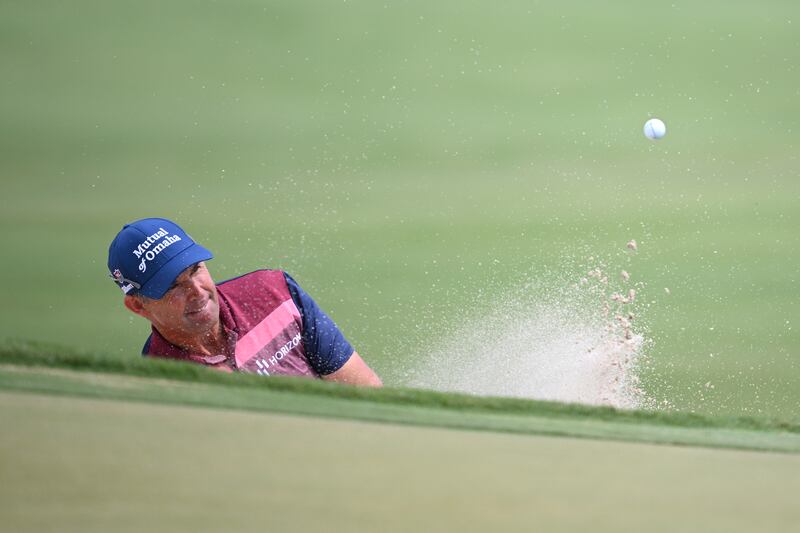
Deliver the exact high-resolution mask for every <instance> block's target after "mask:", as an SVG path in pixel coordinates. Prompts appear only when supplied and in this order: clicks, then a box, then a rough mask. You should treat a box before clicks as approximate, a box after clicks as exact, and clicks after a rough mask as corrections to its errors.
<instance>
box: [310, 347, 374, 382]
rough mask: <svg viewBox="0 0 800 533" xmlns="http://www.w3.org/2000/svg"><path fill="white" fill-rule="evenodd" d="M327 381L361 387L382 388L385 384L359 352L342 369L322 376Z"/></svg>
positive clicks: (354, 353)
mask: <svg viewBox="0 0 800 533" xmlns="http://www.w3.org/2000/svg"><path fill="white" fill-rule="evenodd" d="M322 379H324V380H327V381H336V382H338V383H345V384H347V385H361V386H365V387H382V386H383V382H382V381H381V378H379V377H378V375H377V374H376V373H375V372H373V371H372V369H371V368H370V367H369V366H367V363H365V362H364V360H363V359H361V356H360V355H358V353H357V352H353V355H351V356H350V359H348V360H347V362H346V363H345V364H344V365H342V367H341V368H340V369H339V370H337V371H335V372H332V373H330V374H327V375H324V376H322Z"/></svg>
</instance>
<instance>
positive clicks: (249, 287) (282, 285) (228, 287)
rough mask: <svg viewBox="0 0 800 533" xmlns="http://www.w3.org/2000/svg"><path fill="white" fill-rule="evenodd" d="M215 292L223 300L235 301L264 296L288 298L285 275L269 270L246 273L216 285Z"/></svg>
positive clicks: (279, 271)
mask: <svg viewBox="0 0 800 533" xmlns="http://www.w3.org/2000/svg"><path fill="white" fill-rule="evenodd" d="M217 291H218V292H219V293H220V294H222V295H223V296H224V297H225V298H228V299H235V300H241V299H246V300H249V299H252V298H261V297H263V296H264V295H265V294H273V295H275V296H276V297H278V298H283V299H285V298H286V297H288V296H289V287H288V286H287V283H286V276H285V273H284V272H283V271H282V270H271V269H263V270H256V271H254V272H248V273H247V274H242V275H241V276H237V277H235V278H231V279H228V280H225V281H222V282H220V283H217Z"/></svg>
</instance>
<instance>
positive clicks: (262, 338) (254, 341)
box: [236, 298, 300, 367]
mask: <svg viewBox="0 0 800 533" xmlns="http://www.w3.org/2000/svg"><path fill="white" fill-rule="evenodd" d="M295 320H297V321H299V320H300V311H298V310H297V306H296V305H294V302H293V301H292V299H291V298H290V299H288V300H286V301H285V302H283V303H282V304H281V305H279V306H278V307H277V308H276V309H275V310H274V311H272V312H271V313H270V314H269V315H267V318H265V319H264V320H262V321H261V322H259V323H258V325H256V326H255V327H254V328H253V329H251V330H250V331H248V332H247V334H246V335H245V336H244V337H242V338H241V339H239V340H238V341H237V342H236V366H237V367H242V366H244V364H245V363H247V361H249V360H250V359H251V358H252V357H253V356H254V355H256V354H257V353H258V352H259V350H261V349H262V348H263V347H264V346H266V345H267V344H269V343H270V341H272V340H273V339H275V337H277V336H278V335H280V333H281V332H282V331H283V330H284V329H286V327H287V326H289V325H290V324H291V323H292V322H294V321H295Z"/></svg>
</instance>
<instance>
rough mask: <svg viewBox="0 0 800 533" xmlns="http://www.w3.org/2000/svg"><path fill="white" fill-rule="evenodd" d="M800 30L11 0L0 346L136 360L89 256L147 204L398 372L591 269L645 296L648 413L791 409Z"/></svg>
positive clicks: (554, 11) (705, 12) (669, 9)
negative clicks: (316, 309)
mask: <svg viewBox="0 0 800 533" xmlns="http://www.w3.org/2000/svg"><path fill="white" fill-rule="evenodd" d="M799 21H800V7H798V5H797V4H796V2H790V1H770V2H767V3H760V4H744V3H742V4H731V3H729V2H721V1H713V2H704V3H702V5H697V4H696V3H689V2H680V1H678V2H670V3H664V4H654V3H635V2H619V3H614V4H612V5H596V6H595V5H586V3H585V2H577V1H569V2H539V3H531V2H521V1H514V2H506V3H504V4H503V5H502V6H500V7H498V6H495V5H494V4H488V3H485V2H454V1H449V2H448V1H444V2H436V3H433V4H432V3H430V2H420V1H409V2H402V3H392V4H386V5H383V4H375V3H372V2H366V1H348V2H346V3H338V4H329V5H324V6H322V5H319V3H317V2H308V1H299V2H271V3H264V2H258V1H244V0H242V1H233V2H225V3H224V4H222V3H218V2H211V1H200V2H195V1H193V2H187V1H175V2H170V3H168V4H164V3H163V2H154V1H149V0H148V1H144V2H137V3H136V4H127V3H121V2H99V1H90V0H79V1H76V2H71V3H69V4H68V5H66V4H59V3H56V2H38V3H36V4H35V5H33V4H31V3H30V2H22V1H6V2H3V3H2V4H1V5H0V45H1V46H0V66H1V67H2V71H3V79H2V81H1V82H0V116H2V117H3V120H2V121H0V153H2V154H3V156H2V157H1V158H0V175H1V179H2V189H3V190H2V194H0V206H2V209H0V247H2V250H3V256H4V257H5V258H6V261H5V262H4V264H3V283H2V284H0V298H2V300H3V301H4V302H6V303H7V304H6V305H7V307H6V312H5V313H4V315H3V318H4V319H3V320H2V321H0V339H2V338H8V337H21V338H29V339H37V340H43V341H51V342H56V343H59V344H61V345H68V346H71V347H75V348H78V349H86V350H90V351H96V352H102V353H106V354H110V355H112V356H114V357H117V358H119V359H120V360H130V359H135V358H136V357H137V356H136V353H137V352H138V349H139V347H140V346H141V343H142V342H143V340H144V338H145V336H146V334H147V327H146V324H145V323H144V322H143V321H141V320H140V319H134V317H132V316H130V315H129V314H128V313H127V312H126V311H125V310H124V309H123V308H122V306H121V302H120V294H119V293H118V292H116V291H115V290H114V288H113V286H112V285H111V283H110V282H109V281H108V279H107V277H106V268H105V256H106V250H107V246H108V243H109V242H110V240H111V238H112V237H113V235H114V234H115V232H116V231H117V230H118V229H119V228H120V227H121V225H122V224H123V223H125V222H128V221H130V220H132V219H135V218H139V217H144V216H167V217H171V218H174V219H176V220H177V221H179V222H180V223H182V224H184V225H185V226H186V227H187V229H188V230H189V231H190V233H191V234H192V235H193V236H194V237H196V238H197V239H198V240H200V241H201V242H203V243H204V244H205V245H207V246H208V247H209V248H210V249H211V250H213V251H214V252H215V255H216V259H215V260H214V261H213V262H211V263H210V265H209V266H210V268H211V271H212V274H213V275H214V276H215V277H216V278H217V279H225V278H227V277H232V276H235V275H238V274H240V273H242V272H245V271H249V270H254V269H257V268H262V267H265V266H267V267H275V268H284V269H287V270H288V271H289V272H290V273H292V274H293V275H294V276H295V277H296V279H298V280H299V281H300V283H301V284H302V285H303V286H304V287H305V288H306V289H307V290H308V291H309V292H310V293H311V294H312V295H313V296H314V297H315V298H316V299H317V300H318V301H319V302H320V303H321V305H322V306H323V307H324V308H325V309H326V310H328V311H329V312H330V314H331V315H332V316H333V317H334V318H335V319H336V320H337V322H338V323H339V325H340V326H341V327H342V329H343V330H344V331H345V333H346V334H347V336H348V338H349V339H350V340H351V341H352V342H353V343H354V345H355V346H356V347H357V349H358V350H359V352H360V353H361V354H362V355H364V357H365V358H366V359H367V360H368V361H369V362H370V364H371V365H373V366H374V367H375V368H376V369H377V370H378V371H379V373H380V374H381V375H382V376H383V377H384V379H385V381H386V382H387V383H389V384H392V385H398V386H400V385H405V384H407V382H406V380H405V376H406V375H407V373H408V372H409V371H410V370H413V369H415V368H418V367H419V366H420V365H421V362H422V361H423V360H424V359H425V358H426V357H427V356H428V354H429V352H430V350H431V347H432V346H435V345H436V344H437V343H438V342H440V341H442V340H443V337H446V336H447V334H448V332H449V331H450V330H451V327H452V326H453V324H458V323H460V322H462V321H463V319H464V318H465V316H467V315H469V316H473V315H475V314H479V313H480V312H481V309H482V308H484V307H490V306H492V305H493V302H492V301H491V298H490V297H487V296H486V295H487V294H488V295H492V294H500V293H503V294H506V293H508V291H509V290H511V289H512V288H513V287H514V286H516V285H517V284H519V283H520V282H524V281H527V280H529V279H537V280H538V281H540V282H542V283H544V284H545V286H546V287H549V288H550V289H552V290H553V291H557V290H559V289H560V288H561V287H562V286H563V285H564V284H566V283H570V282H573V281H576V280H577V279H579V278H580V277H582V276H583V275H584V274H585V272H584V270H583V269H582V265H584V264H586V263H587V262H588V259H587V258H588V257H590V256H594V257H602V258H604V260H606V262H607V264H608V266H609V267H610V268H612V269H616V268H621V267H623V266H624V267H625V268H627V269H628V270H629V271H630V272H631V273H632V274H633V275H634V277H635V279H637V280H639V281H641V282H642V283H644V284H645V286H644V287H643V288H642V290H641V291H640V293H641V308H640V309H639V310H637V314H638V315H639V316H641V317H642V320H643V321H644V322H646V324H647V332H648V336H649V337H650V338H652V339H653V341H654V342H653V344H652V345H651V346H650V348H649V349H648V350H649V353H650V363H649V365H648V367H647V369H646V371H645V372H643V375H642V378H643V383H644V386H645V388H646V389H647V390H648V392H649V393H650V394H651V395H652V396H653V397H654V398H656V399H657V400H668V401H669V402H670V403H672V404H673V405H675V406H676V407H677V408H678V409H680V410H682V411H694V412H697V413H702V414H711V415H714V414H721V415H734V416H735V415H768V416H772V417H777V418H784V419H788V418H793V417H796V414H797V412H798V411H799V410H800V396H798V392H797V391H800V368H798V363H797V361H798V355H799V353H798V348H800V329H798V324H797V319H798V317H800V303H798V299H797V298H796V294H797V293H798V290H797V288H798V286H797V283H798V279H800V270H799V269H800V267H798V265H800V237H798V235H799V234H798V232H797V231H796V228H797V227H800V208H798V205H800V204H799V203H798V202H800V176H798V165H797V163H798V160H797V155H796V154H797V153H798V148H799V146H798V135H800V124H799V123H798V121H799V120H800V117H798V114H797V113H795V112H794V110H795V109H796V102H797V97H798V92H797V87H799V86H800V71H798V70H797V68H796V66H795V63H796V61H795V58H796V57H797V56H798V52H800V39H799V38H798V36H797V35H798V32H797V31H796V30H797V28H796V26H797V24H798V23H800V22H799ZM651 115H656V116H659V117H660V118H662V119H664V120H665V121H666V123H667V127H668V134H667V137H666V138H665V139H664V140H663V141H661V142H659V143H656V144H654V143H650V142H648V141H647V140H646V139H645V138H644V137H643V136H642V134H641V126H642V124H643V123H644V121H645V120H646V119H647V118H648V117H649V116H651ZM631 238H636V239H637V240H638V241H639V243H640V252H639V254H638V255H637V256H636V257H633V258H628V257H626V256H624V255H622V253H621V252H622V251H624V250H623V247H624V243H625V242H627V240H629V239H631ZM577 265H581V267H579V266H577ZM553 272H558V273H560V274H561V276H560V277H559V278H558V279H556V278H554V277H552V276H551V275H550V273H553ZM664 287H669V288H670V290H671V295H670V296H667V295H666V294H665V292H664V290H663V288H664ZM445 340H446V339H445ZM491 343H492V339H488V340H487V344H491ZM709 354H713V357H710V355H709ZM705 383H713V384H714V388H713V389H711V388H706V387H705V386H704V384H705Z"/></svg>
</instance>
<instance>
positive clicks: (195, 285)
mask: <svg viewBox="0 0 800 533" xmlns="http://www.w3.org/2000/svg"><path fill="white" fill-rule="evenodd" d="M186 293H187V295H188V296H189V298H197V297H199V296H201V295H202V294H203V285H202V283H200V280H196V279H192V280H190V281H189V284H188V285H187V287H186Z"/></svg>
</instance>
